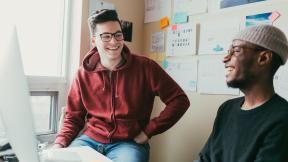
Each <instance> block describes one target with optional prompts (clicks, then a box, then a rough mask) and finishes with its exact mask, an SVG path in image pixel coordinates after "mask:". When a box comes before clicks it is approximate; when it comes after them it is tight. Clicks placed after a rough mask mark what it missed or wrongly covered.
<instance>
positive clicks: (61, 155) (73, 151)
mask: <svg viewBox="0 0 288 162" xmlns="http://www.w3.org/2000/svg"><path fill="white" fill-rule="evenodd" d="M40 158H41V162H113V161H112V160H110V159H108V158H107V157H105V156H104V155H102V154H100V153H99V152H97V151H96V150H93V149H92V148H90V147H88V146H80V147H69V148H60V149H49V150H44V151H43V152H42V153H41V154H40Z"/></svg>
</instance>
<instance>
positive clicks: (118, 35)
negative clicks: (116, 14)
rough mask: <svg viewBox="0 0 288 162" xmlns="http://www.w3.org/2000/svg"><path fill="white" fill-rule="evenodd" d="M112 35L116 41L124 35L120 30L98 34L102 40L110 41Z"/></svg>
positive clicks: (120, 39) (122, 38)
mask: <svg viewBox="0 0 288 162" xmlns="http://www.w3.org/2000/svg"><path fill="white" fill-rule="evenodd" d="M112 37H114V38H115V39H116V40H117V41H122V40H124V35H123V33H122V32H121V31H117V32H115V33H102V34H100V38H101V40H102V41H103V42H110V41H111V39H112Z"/></svg>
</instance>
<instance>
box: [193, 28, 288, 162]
mask: <svg viewBox="0 0 288 162" xmlns="http://www.w3.org/2000/svg"><path fill="white" fill-rule="evenodd" d="M287 57H288V43H287V38H286V37H285V35H284V33H283V32H282V31H281V30H279V29H278V28H276V27H274V26H271V25H260V26H254V27H250V28H247V29H245V30H243V31H241V32H239V33H238V34H237V35H236V36H235V38H234V39H233V42H232V45H231V48H230V50H229V51H228V55H227V56H225V57H224V60H223V62H224V63H225V68H226V69H227V74H226V82H227V85H228V86H230V87H233V88H239V89H240V90H241V91H242V92H243V93H244V95H245V96H244V97H239V98H235V99H231V100H228V101H226V102H225V103H223V104H222V105H221V106H220V108H219V110H218V113H217V116H216V119H215V121H214V127H213V130H212V133H211V135H210V137H209V139H208V141H207V143H206V145H205V146H204V148H203V149H202V151H201V152H200V154H199V158H200V162H288V102H287V101H286V100H285V99H283V98H282V97H280V96H279V95H278V94H276V93H275V91H274V87H273V76H274V74H275V72H276V71H277V69H278V68H279V66H280V65H283V64H285V62H286V60H287Z"/></svg>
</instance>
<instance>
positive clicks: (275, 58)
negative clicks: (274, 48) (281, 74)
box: [271, 52, 283, 76]
mask: <svg viewBox="0 0 288 162" xmlns="http://www.w3.org/2000/svg"><path fill="white" fill-rule="evenodd" d="M282 64H283V61H282V59H281V57H280V56H279V55H278V54H276V53H275V52H272V62H271V74H272V76H274V75H275V73H276V71H277V70H278V69H279V67H280V66H281V65H282Z"/></svg>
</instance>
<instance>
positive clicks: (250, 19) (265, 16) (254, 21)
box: [245, 12, 272, 27]
mask: <svg viewBox="0 0 288 162" xmlns="http://www.w3.org/2000/svg"><path fill="white" fill-rule="evenodd" d="M271 15H272V12H266V13H260V14H256V15H247V16H246V17H245V19H246V21H245V26H246V27H250V26H256V25H259V24H269V25H272V21H271V20H270V19H269V17H270V16H271Z"/></svg>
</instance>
